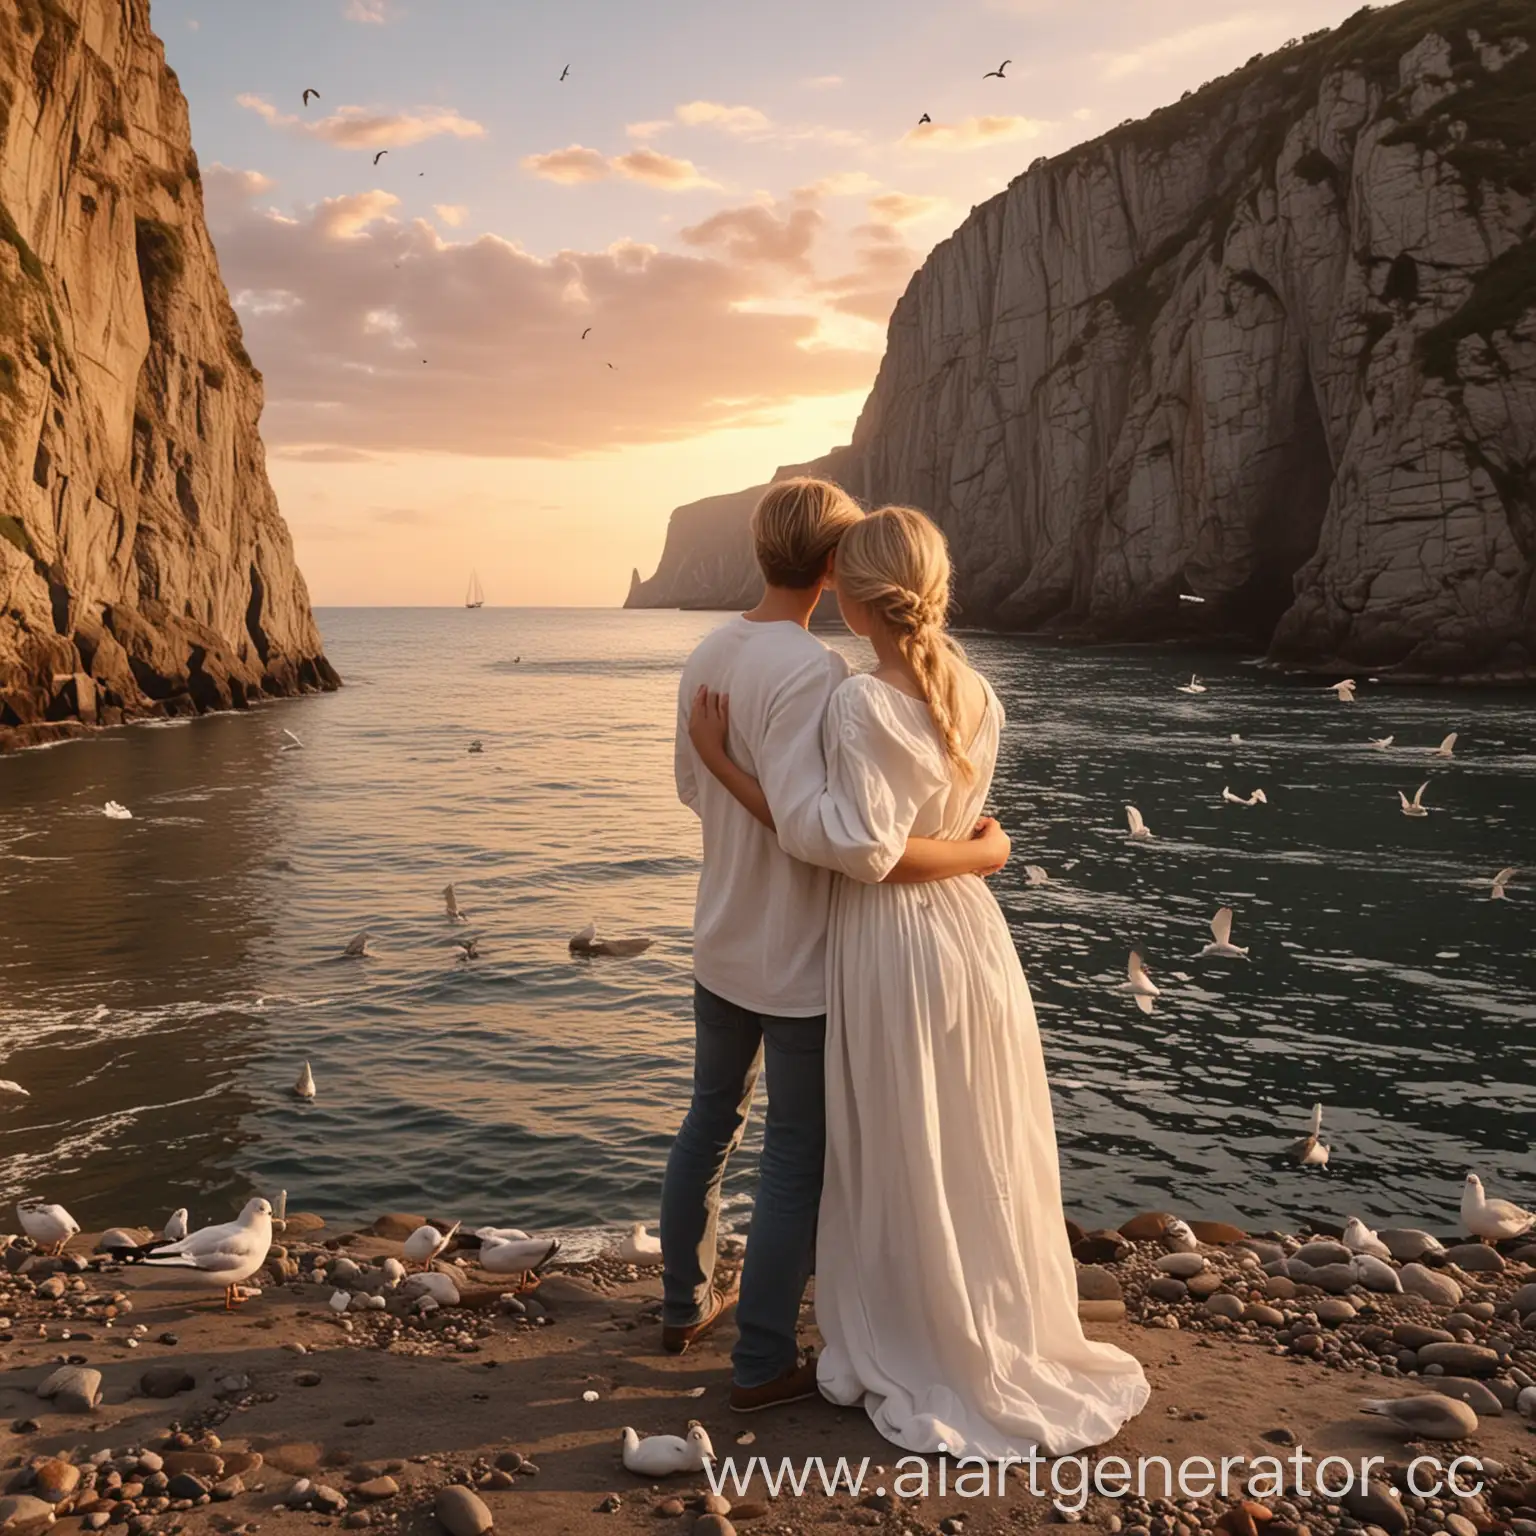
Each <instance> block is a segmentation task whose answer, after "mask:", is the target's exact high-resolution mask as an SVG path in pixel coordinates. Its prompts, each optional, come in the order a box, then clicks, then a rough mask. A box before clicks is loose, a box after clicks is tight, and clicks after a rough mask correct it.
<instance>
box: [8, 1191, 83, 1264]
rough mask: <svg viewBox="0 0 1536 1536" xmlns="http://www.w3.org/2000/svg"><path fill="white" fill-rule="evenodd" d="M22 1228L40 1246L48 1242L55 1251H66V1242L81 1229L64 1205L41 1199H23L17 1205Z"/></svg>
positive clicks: (17, 1214) (17, 1213) (17, 1215)
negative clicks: (49, 1202)
mask: <svg viewBox="0 0 1536 1536" xmlns="http://www.w3.org/2000/svg"><path fill="white" fill-rule="evenodd" d="M16 1217H17V1219H18V1220H19V1221H20V1222H21V1230H22V1231H23V1232H25V1233H26V1234H27V1236H28V1237H30V1238H31V1239H32V1241H33V1242H34V1243H36V1244H37V1245H38V1246H39V1247H41V1246H43V1245H44V1244H47V1245H48V1246H49V1247H50V1248H52V1249H53V1251H54V1253H56V1254H59V1253H63V1252H64V1244H65V1243H67V1242H68V1241H69V1240H70V1238H72V1237H73V1236H74V1235H75V1233H77V1232H78V1231H79V1230H80V1223H79V1222H78V1221H76V1220H75V1218H74V1217H73V1216H71V1215H70V1214H69V1212H68V1211H66V1210H65V1209H64V1207H63V1206H62V1205H44V1204H43V1202H42V1201H41V1200H23V1201H22V1202H21V1204H20V1205H18V1206H17V1207H16Z"/></svg>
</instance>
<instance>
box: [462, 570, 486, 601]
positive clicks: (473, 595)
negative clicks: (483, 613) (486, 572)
mask: <svg viewBox="0 0 1536 1536" xmlns="http://www.w3.org/2000/svg"><path fill="white" fill-rule="evenodd" d="M464 606H465V607H466V608H483V607H485V592H484V591H483V590H482V589H481V586H480V577H479V574H478V573H477V572H475V571H471V572H470V573H469V593H468V595H467V596H466V597H465V599H464Z"/></svg>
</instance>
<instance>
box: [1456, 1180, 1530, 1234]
mask: <svg viewBox="0 0 1536 1536" xmlns="http://www.w3.org/2000/svg"><path fill="white" fill-rule="evenodd" d="M1461 1224H1462V1226H1464V1227H1465V1228H1466V1229H1467V1231H1468V1232H1470V1233H1471V1234H1472V1236H1473V1237H1477V1238H1481V1239H1482V1241H1483V1242H1485V1243H1496V1242H1498V1241H1500V1240H1501V1239H1502V1238H1506V1237H1519V1236H1520V1235H1521V1233H1523V1232H1529V1231H1530V1229H1531V1228H1532V1226H1536V1216H1533V1215H1532V1214H1531V1213H1530V1212H1529V1211H1522V1210H1521V1209H1520V1207H1519V1206H1518V1205H1514V1204H1512V1203H1511V1202H1510V1201H1508V1200H1490V1199H1488V1197H1487V1196H1486V1195H1485V1194H1484V1193H1483V1181H1482V1180H1481V1179H1480V1178H1478V1176H1477V1175H1476V1174H1475V1173H1469V1174H1468V1175H1467V1182H1466V1183H1465V1184H1464V1185H1463V1186H1462V1190H1461Z"/></svg>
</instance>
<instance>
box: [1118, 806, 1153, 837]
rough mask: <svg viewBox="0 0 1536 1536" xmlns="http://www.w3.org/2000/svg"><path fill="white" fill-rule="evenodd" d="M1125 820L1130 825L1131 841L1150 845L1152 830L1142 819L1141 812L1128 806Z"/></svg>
mask: <svg viewBox="0 0 1536 1536" xmlns="http://www.w3.org/2000/svg"><path fill="white" fill-rule="evenodd" d="M1125 819H1126V821H1127V822H1129V823H1130V828H1131V841H1132V842H1133V843H1149V842H1151V841H1152V829H1151V827H1149V826H1148V825H1147V824H1146V822H1144V821H1143V820H1142V819H1141V812H1140V811H1138V810H1137V809H1136V807H1135V806H1134V805H1128V806H1126V808H1125Z"/></svg>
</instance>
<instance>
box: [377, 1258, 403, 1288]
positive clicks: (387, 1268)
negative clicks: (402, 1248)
mask: <svg viewBox="0 0 1536 1536" xmlns="http://www.w3.org/2000/svg"><path fill="white" fill-rule="evenodd" d="M379 1269H380V1271H381V1272H382V1273H383V1276H384V1284H385V1285H387V1286H388V1287H389V1288H390V1289H391V1290H393V1289H394V1288H395V1287H396V1286H397V1285H399V1284H400V1282H401V1281H402V1280H404V1279H405V1275H406V1269H405V1265H404V1264H402V1263H401V1262H400V1260H399V1259H397V1258H396V1257H395V1256H394V1255H393V1254H391V1255H390V1256H389V1257H388V1258H387V1259H385V1260H384V1262H383V1263H382V1264H380V1265H379Z"/></svg>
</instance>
